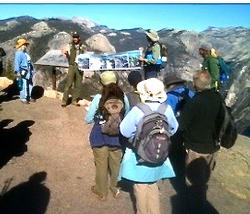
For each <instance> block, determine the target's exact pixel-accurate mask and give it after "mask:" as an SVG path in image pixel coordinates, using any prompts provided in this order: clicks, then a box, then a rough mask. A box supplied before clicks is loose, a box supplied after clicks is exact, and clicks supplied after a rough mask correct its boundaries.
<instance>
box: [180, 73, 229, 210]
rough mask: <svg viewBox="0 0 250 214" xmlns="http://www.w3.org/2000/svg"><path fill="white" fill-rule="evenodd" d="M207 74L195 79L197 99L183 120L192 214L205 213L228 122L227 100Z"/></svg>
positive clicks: (192, 101)
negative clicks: (224, 125) (222, 132)
mask: <svg viewBox="0 0 250 214" xmlns="http://www.w3.org/2000/svg"><path fill="white" fill-rule="evenodd" d="M210 83H211V77H210V74H209V73H208V72H207V71H198V72H196V73H195V74H194V76H193V85H194V88H195V90H196V94H195V95H194V97H193V98H192V99H191V100H190V101H189V102H188V103H187V104H186V105H185V108H184V109H183V112H182V114H181V118H180V130H181V131H182V133H183V138H184V146H185V148H186V151H187V157H186V163H185V164H186V173H185V176H186V184H187V199H188V206H189V213H192V214H193V213H194V214H200V213H204V212H205V203H206V191H207V188H208V181H209V178H210V175H211V173H212V170H213V169H214V167H215V156H216V152H217V151H218V150H219V145H218V144H217V139H218V136H219V133H220V127H221V125H222V123H223V119H224V114H225V111H224V108H223V99H222V97H221V95H220V94H219V93H218V92H217V91H215V90H214V89H213V88H211V85H210Z"/></svg>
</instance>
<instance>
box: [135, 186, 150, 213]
mask: <svg viewBox="0 0 250 214" xmlns="http://www.w3.org/2000/svg"><path fill="white" fill-rule="evenodd" d="M133 189H134V195H135V199H136V214H147V213H148V209H147V197H148V193H147V189H148V187H147V184H139V183H135V184H134V185H133Z"/></svg>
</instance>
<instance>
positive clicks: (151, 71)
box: [140, 29, 162, 79]
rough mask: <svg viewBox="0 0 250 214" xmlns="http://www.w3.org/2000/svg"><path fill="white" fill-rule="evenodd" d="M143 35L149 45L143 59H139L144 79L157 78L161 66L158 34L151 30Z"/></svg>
mask: <svg viewBox="0 0 250 214" xmlns="http://www.w3.org/2000/svg"><path fill="white" fill-rule="evenodd" d="M145 34H146V38H147V41H148V43H149V44H148V46H147V48H146V50H145V55H144V57H141V58H140V61H141V63H142V65H143V70H144V75H145V79H149V78H157V74H158V73H159V72H160V68H161V64H162V60H161V46H160V44H159V39H160V38H159V36H158V33H157V32H156V31H154V30H151V29H149V30H147V31H146V32H145Z"/></svg>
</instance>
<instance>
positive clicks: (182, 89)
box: [15, 30, 224, 214]
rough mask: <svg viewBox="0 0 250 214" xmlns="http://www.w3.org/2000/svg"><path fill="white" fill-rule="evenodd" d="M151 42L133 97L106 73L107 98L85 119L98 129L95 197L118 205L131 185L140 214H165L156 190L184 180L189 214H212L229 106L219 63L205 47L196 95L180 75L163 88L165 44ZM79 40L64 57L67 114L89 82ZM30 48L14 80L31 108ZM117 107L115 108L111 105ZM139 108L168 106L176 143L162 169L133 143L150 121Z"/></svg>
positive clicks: (134, 76) (134, 74)
mask: <svg viewBox="0 0 250 214" xmlns="http://www.w3.org/2000/svg"><path fill="white" fill-rule="evenodd" d="M145 36H146V38H147V41H148V43H149V44H148V46H147V47H146V48H145V51H144V55H143V56H142V57H141V58H140V61H141V65H142V67H143V70H144V76H142V75H141V73H140V72H139V71H131V72H130V73H129V75H128V82H129V84H130V85H131V88H132V90H131V91H130V92H125V91H123V90H122V89H121V87H120V86H119V77H118V75H117V73H115V72H114V71H104V72H102V73H101V75H100V83H101V85H102V91H101V93H100V94H96V95H95V96H94V97H93V100H92V102H91V104H90V106H89V109H88V111H87V114H86V117H85V119H84V120H85V122H86V123H89V124H93V127H92V130H91V133H90V137H89V141H90V145H91V148H92V151H93V155H94V161H95V184H94V185H93V186H91V187H90V190H91V191H92V192H93V194H94V195H96V196H97V198H98V199H99V200H101V201H105V200H106V199H107V195H108V192H109V190H110V191H111V193H112V195H113V197H114V198H118V197H119V196H120V193H121V191H120V187H119V182H120V181H124V180H125V181H130V182H131V183H132V184H133V190H134V195H135V198H136V213H137V214H147V213H148V214H159V213H160V197H159V188H158V186H157V182H158V181H160V180H162V179H168V178H169V179H170V178H171V179H177V180H178V178H180V177H182V178H184V182H185V185H184V188H185V191H183V192H184V194H186V196H187V209H186V213H192V214H196V213H197V214H198V213H205V212H204V206H205V203H206V191H207V187H208V181H209V177H210V175H211V172H212V170H213V169H214V167H215V160H216V153H217V151H218V149H219V147H218V146H217V144H216V140H217V138H218V135H219V131H220V126H221V124H222V121H223V117H224V109H223V108H222V103H223V98H222V97H221V95H220V93H219V92H218V90H219V87H220V79H219V66H218V59H217V58H216V56H214V54H213V51H212V52H211V48H210V47H208V46H205V45H202V46H201V47H200V49H199V54H200V55H201V56H202V57H203V59H204V61H203V63H202V68H201V69H197V71H196V72H195V73H194V75H193V82H192V83H193V87H191V88H190V87H187V84H186V81H185V80H184V79H182V78H180V77H179V76H178V75H176V74H172V75H167V76H166V78H165V79H164V80H163V81H161V80H160V79H159V78H158V73H159V71H160V68H161V64H162V63H163V61H162V59H161V58H162V56H161V44H160V43H159V36H158V34H157V32H156V31H154V30H148V31H146V32H145ZM72 37H73V39H72V43H71V44H70V45H69V47H68V48H67V50H63V53H64V54H65V56H66V57H67V58H68V60H69V71H68V75H67V81H66V84H65V89H64V94H63V99H62V103H61V106H62V107H66V106H67V104H68V97H69V91H70V88H71V87H72V86H73V87H74V92H73V94H72V104H73V105H76V106H79V104H78V102H77V101H78V100H77V99H78V98H79V90H80V85H81V80H82V75H83V74H82V73H81V72H80V71H79V69H78V67H77V64H76V62H75V58H76V57H77V55H79V54H81V53H83V52H84V50H85V49H84V48H85V47H84V46H83V44H82V43H81V39H80V36H79V34H78V33H77V32H75V33H73V35H72ZM28 45H29V42H28V41H27V40H25V39H19V40H18V41H17V43H16V49H17V51H16V54H15V73H16V76H17V78H18V81H19V82H20V85H21V86H20V87H21V89H20V100H21V102H22V103H24V104H28V103H30V102H32V101H35V100H33V99H32V97H31V90H32V75H33V72H34V69H33V65H32V62H31V60H30V56H29V55H28V53H27V51H26V50H27V46H28ZM110 99H112V101H111V104H110V103H109V104H107V101H108V100H110ZM117 100H119V102H118V101H117ZM139 104H143V105H144V106H145V105H146V106H147V108H149V109H150V110H151V111H152V112H157V111H158V110H159V107H160V106H164V112H163V115H164V118H165V119H166V121H167V124H168V130H166V131H167V133H168V135H169V137H170V139H171V142H172V143H171V147H170V152H169V155H168V157H167V158H166V159H165V160H164V161H163V162H162V163H161V164H158V165H150V164H147V163H141V162H139V160H138V154H137V151H136V149H135V148H134V147H133V144H132V143H131V142H132V141H133V138H134V137H135V135H136V133H137V132H138V131H139V130H138V126H139V123H140V122H141V121H142V118H143V117H144V114H145V112H144V111H142V110H141V109H140V108H139ZM112 105H113V106H114V105H116V108H118V107H119V106H121V110H120V112H118V113H117V112H116V111H115V110H117V109H112V108H113V107H112ZM117 106H118V107H117ZM112 111H113V113H112ZM114 112H115V113H114ZM112 115H116V118H112V119H113V122H111V123H110V124H109V127H107V126H106V127H105V128H104V125H105V124H107V123H108V121H109V120H110V118H111V116H112ZM115 124H118V131H117V130H116V132H114V133H115V134H114V133H113V134H110V132H109V131H110V130H112V131H114V129H115V128H114V126H115ZM116 128H117V127H116ZM109 175H110V178H109Z"/></svg>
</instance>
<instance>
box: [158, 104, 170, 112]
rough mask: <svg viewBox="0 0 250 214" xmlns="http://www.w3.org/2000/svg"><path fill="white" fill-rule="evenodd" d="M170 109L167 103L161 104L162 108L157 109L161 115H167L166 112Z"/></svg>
mask: <svg viewBox="0 0 250 214" xmlns="http://www.w3.org/2000/svg"><path fill="white" fill-rule="evenodd" d="M167 107H168V104H167V103H165V102H164V103H161V104H160V106H159V107H158V109H157V112H159V113H160V114H163V115H165V112H166V109H167Z"/></svg>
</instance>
